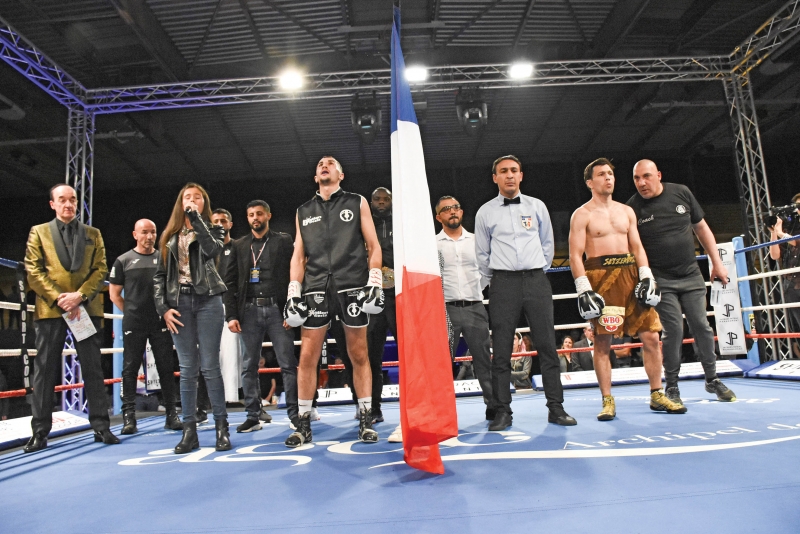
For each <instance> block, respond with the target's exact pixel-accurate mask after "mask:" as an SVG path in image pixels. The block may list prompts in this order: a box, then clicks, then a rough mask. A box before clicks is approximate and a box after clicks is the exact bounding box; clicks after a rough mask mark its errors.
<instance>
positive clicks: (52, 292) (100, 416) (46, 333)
mask: <svg viewBox="0 0 800 534" xmlns="http://www.w3.org/2000/svg"><path fill="white" fill-rule="evenodd" d="M50 207H51V208H52V209H53V211H55V213H56V217H55V219H53V220H52V221H50V222H48V223H44V224H39V225H37V226H34V227H33V228H31V232H30V234H29V235H28V244H27V248H26V251H25V271H26V272H27V274H28V285H29V286H30V288H31V289H32V290H33V292H34V293H36V311H35V312H34V327H35V328H36V350H37V354H36V358H35V359H34V370H33V396H32V398H31V411H32V412H33V417H32V419H31V430H32V432H33V435H32V436H31V439H30V440H29V441H28V443H27V444H26V445H25V447H24V449H23V450H24V451H25V452H35V451H40V450H42V449H44V448H45V447H47V436H48V434H50V430H51V429H52V427H53V388H54V387H55V384H56V377H57V376H59V374H60V373H58V368H59V366H60V365H61V352H62V351H63V349H64V341H65V339H66V338H67V328H68V327H67V322H66V321H65V320H64V319H70V320H73V319H78V318H81V320H84V319H83V318H85V317H87V316H88V318H89V319H90V320H91V322H92V325H93V326H94V328H95V330H96V331H95V332H94V333H93V334H91V335H88V336H87V337H84V338H83V339H81V340H78V339H77V337H76V338H75V349H76V351H77V353H78V358H80V362H81V374H82V375H83V383H84V391H85V394H86V398H87V399H88V401H89V424H91V426H92V429H94V439H95V441H98V442H103V443H105V444H107V445H112V444H116V443H119V438H117V437H116V436H115V435H114V434H112V433H111V430H110V429H109V417H108V401H107V400H106V390H105V385H104V384H103V368H102V365H101V361H100V344H101V343H102V340H103V335H102V333H101V332H100V330H101V327H102V321H103V299H102V297H100V296H99V293H100V291H101V290H102V289H103V280H105V277H106V273H107V272H108V267H107V266H106V247H105V244H104V243H103V236H102V235H100V230H98V229H97V228H93V227H91V226H88V225H85V224H83V223H82V222H80V220H79V219H78V217H77V215H78V209H79V204H78V195H77V194H76V192H75V190H74V189H73V188H72V187H70V186H69V185H67V184H56V185H55V186H53V187H52V188H51V189H50Z"/></svg>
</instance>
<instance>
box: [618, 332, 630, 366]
mask: <svg viewBox="0 0 800 534" xmlns="http://www.w3.org/2000/svg"><path fill="white" fill-rule="evenodd" d="M617 343H618V344H620V345H625V344H628V343H633V339H632V338H631V337H630V336H623V337H622V339H620V340H619V341H617ZM614 354H615V355H616V360H617V367H630V366H631V360H632V358H631V355H632V354H633V349H630V348H627V349H614Z"/></svg>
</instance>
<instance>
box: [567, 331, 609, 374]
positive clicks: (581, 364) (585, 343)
mask: <svg viewBox="0 0 800 534" xmlns="http://www.w3.org/2000/svg"><path fill="white" fill-rule="evenodd" d="M574 347H575V348H576V349H579V348H583V347H588V348H590V349H591V348H592V347H594V332H593V331H592V327H591V326H586V327H584V328H583V337H581V339H580V340H578V342H576V343H575V345H574ZM612 352H613V351H612ZM570 364H571V367H570V371H572V372H573V373H575V372H578V371H594V350H589V351H586V352H573V353H572V357H571V358H570Z"/></svg>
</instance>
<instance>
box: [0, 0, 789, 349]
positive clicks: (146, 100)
mask: <svg viewBox="0 0 800 534" xmlns="http://www.w3.org/2000/svg"><path fill="white" fill-rule="evenodd" d="M798 35H800V0H790V1H788V2H787V3H786V4H784V6H783V7H781V9H780V10H778V12H776V13H775V14H774V15H773V16H772V17H770V18H769V19H768V20H766V21H765V22H764V23H763V24H761V25H760V26H759V27H758V29H757V30H756V31H755V32H754V33H753V34H752V35H751V36H750V37H748V38H747V39H746V40H745V41H744V42H742V43H741V44H740V45H739V46H737V47H736V48H735V49H734V50H733V51H732V52H731V53H730V54H728V55H726V56H701V57H668V58H640V59H602V60H583V59H581V60H571V61H552V62H545V63H538V64H536V65H535V69H534V72H533V74H532V75H531V77H530V78H527V79H523V80H517V79H512V78H511V77H510V75H509V72H508V69H509V66H510V65H508V64H498V65H456V66H452V65H451V66H443V67H431V68H429V69H428V79H427V80H425V81H424V82H420V83H414V84H412V86H411V88H412V92H437V91H451V90H453V89H457V88H459V87H463V86H472V87H477V88H481V89H513V88H519V87H541V86H572V85H598V84H604V85H605V84H620V83H647V82H659V83H660V82H699V81H719V82H722V83H723V85H724V88H725V95H726V97H727V103H728V106H729V111H730V119H731V125H732V129H733V137H734V140H733V146H734V150H735V152H736V164H737V169H738V172H739V178H740V180H739V183H740V193H741V198H742V202H743V211H744V213H745V217H744V218H745V224H746V226H747V237H748V239H749V241H750V242H764V241H765V240H766V238H767V236H766V235H765V234H764V230H763V227H762V221H763V218H764V216H765V215H766V213H767V211H768V208H769V205H770V199H769V190H768V187H767V174H766V169H765V166H764V154H763V149H762V146H761V139H760V135H759V131H758V120H757V116H756V110H755V105H754V100H753V89H752V85H751V83H750V76H749V73H750V71H751V70H752V69H753V68H755V67H757V66H758V65H759V64H761V63H762V62H763V61H764V60H766V59H767V58H768V57H769V56H770V55H771V54H773V53H775V52H776V51H777V50H778V49H780V48H781V46H783V45H785V44H786V43H789V42H791V41H792V40H793V39H795V38H796V37H797V36H798ZM0 58H2V59H3V60H5V61H6V62H7V63H9V64H10V65H11V66H12V67H14V68H15V69H16V70H17V71H19V72H20V73H22V74H23V75H24V76H25V77H27V78H28V79H30V80H31V81H33V82H34V83H35V84H36V85H38V86H39V87H41V88H42V89H43V90H44V91H46V92H47V93H48V94H50V95H51V96H53V98H55V99H56V100H58V101H59V102H61V103H62V104H64V105H65V106H67V107H68V108H69V110H70V112H69V125H68V128H69V143H68V145H69V148H68V155H67V181H68V182H69V183H73V184H74V185H75V187H76V190H78V194H79V195H80V197H81V204H82V210H81V219H82V220H84V221H85V222H87V223H89V222H91V214H92V180H93V155H94V117H95V115H96V114H105V113H122V112H130V111H145V110H156V109H179V108H190V107H201V106H220V105H230V104H242V103H248V102H267V101H280V100H305V99H322V98H351V97H352V96H353V95H354V94H358V93H364V92H372V91H374V92H376V93H377V94H387V93H389V90H390V71H389V69H376V70H364V71H351V72H332V73H321V74H309V75H306V76H305V87H304V88H303V89H301V90H298V91H295V92H290V91H286V90H283V89H281V88H280V87H279V85H278V79H277V78H276V77H262V78H237V79H225V80H211V81H196V82H175V83H169V84H157V85H147V86H130V87H111V88H101V89H91V90H87V89H86V88H85V87H83V86H82V85H81V84H80V83H79V82H78V81H77V80H75V79H73V78H72V77H70V76H69V75H68V74H67V73H66V72H64V70H63V69H61V68H60V67H59V66H58V65H56V64H55V63H54V62H53V61H51V60H50V59H48V58H47V56H46V55H45V54H43V53H42V52H41V51H39V50H38V49H37V48H36V46H34V45H33V44H32V43H30V42H28V41H27V40H25V38H24V37H22V36H21V35H19V34H18V33H17V32H16V31H14V30H13V29H12V28H11V27H10V26H9V25H8V23H6V22H5V21H4V20H2V18H0ZM765 254H766V253H765V252H764V251H763V250H762V251H760V252H758V253H757V255H756V256H755V257H753V258H751V266H752V269H753V270H754V271H758V272H761V271H763V270H765V269H766V266H767V262H766V256H765ZM757 287H758V289H757V296H758V298H759V301H760V302H761V303H765V304H776V303H780V302H782V299H783V292H782V289H781V285H780V283H779V280H778V281H774V280H773V281H767V280H766V279H765V280H763V281H762V282H760V283H759V284H758V286H757ZM762 313H764V316H763V317H764V320H763V321H762V323H761V324H762V325H765V326H766V327H767V328H769V329H770V331H781V330H783V331H785V330H786V328H787V324H786V317H785V314H784V313H783V311H782V310H772V311H766V312H762ZM790 355H791V354H790V352H789V345H788V343H785V342H778V341H774V342H771V343H768V345H767V353H766V354H765V355H764V357H765V358H766V359H780V358H786V357H789V356H790Z"/></svg>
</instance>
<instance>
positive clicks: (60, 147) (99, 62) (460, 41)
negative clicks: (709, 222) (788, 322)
mask: <svg viewBox="0 0 800 534" xmlns="http://www.w3.org/2000/svg"><path fill="white" fill-rule="evenodd" d="M782 4H783V2H782V1H775V0H773V1H763V0H669V1H663V0H618V1H613V0H403V1H402V13H403V27H404V30H403V49H404V53H405V55H406V62H407V63H412V62H413V63H420V64H424V65H429V66H441V65H448V64H454V65H463V64H476V63H480V64H496V63H497V64H499V63H509V62H511V61H514V60H518V59H527V60H531V61H543V60H568V59H599V58H606V57H609V58H612V57H613V58H632V57H667V56H676V55H680V56H689V55H709V54H728V53H730V52H731V51H732V50H733V48H734V47H735V46H736V45H737V44H739V43H740V42H741V41H743V40H744V39H745V38H747V37H748V36H749V35H750V34H751V33H753V31H755V30H756V28H757V27H758V26H759V25H760V24H761V23H762V22H763V21H765V20H766V19H767V18H769V16H770V15H771V14H773V13H774V12H776V11H777V10H778V9H779V8H780V7H781V5H782ZM391 6H392V2H391V0H146V1H145V0H141V1H135V0H70V1H69V2H65V1H63V0H2V2H0V17H2V18H3V19H5V20H6V21H7V22H8V23H9V24H10V25H11V26H12V27H14V28H15V29H16V30H17V31H19V32H20V33H21V34H22V35H24V36H25V37H26V38H27V39H28V40H30V41H31V42H33V43H34V44H35V45H36V46H37V47H39V48H40V49H41V50H43V51H44V52H45V53H46V54H47V55H48V56H49V57H50V58H51V59H52V60H53V61H55V62H56V63H57V64H59V65H60V66H61V67H63V68H64V69H65V70H66V71H67V72H69V73H70V74H71V75H72V76H74V77H75V78H77V79H78V80H79V81H80V82H81V83H82V84H83V85H84V86H86V87H88V88H96V87H109V86H119V85H131V84H152V83H157V82H167V83H168V82H171V81H189V80H206V79H218V78H229V77H248V76H266V75H275V74H277V73H278V72H279V71H280V70H281V69H283V68H284V67H286V66H287V65H294V66H297V67H298V68H300V69H303V70H305V71H306V72H335V71H345V70H354V69H379V68H381V69H382V68H386V66H387V64H388V53H389V38H390V32H389V24H390V22H391V13H392V10H391ZM798 48H800V47H796V46H795V47H792V46H789V47H787V49H786V50H781V51H780V55H779V56H778V57H773V58H772V59H773V61H769V62H767V63H766V64H765V65H762V66H761V67H759V68H758V69H756V70H755V71H754V72H753V73H752V80H753V87H754V91H755V94H756V98H757V106H758V112H759V119H760V124H761V132H762V140H763V142H764V144H765V147H767V148H768V149H770V148H772V149H776V150H777V149H785V148H788V147H792V146H796V143H797V140H798V130H799V129H798V126H799V124H798V122H799V121H800V119H799V118H798V117H800V113H798V111H800V95H799V94H798V87H800V71H799V70H798V69H797V67H796V61H797V60H798V59H799V57H798V56H800V51H798ZM0 95H2V96H3V97H4V99H3V101H7V102H6V105H7V106H8V105H15V106H17V107H18V108H20V109H21V110H22V111H24V117H22V118H18V119H17V120H7V119H3V118H0V196H1V197H26V196H32V195H41V194H42V192H43V191H45V190H46V189H47V187H49V186H50V185H52V184H53V183H55V182H57V181H61V180H63V177H64V172H65V171H64V168H65V151H66V148H65V147H66V143H65V141H64V140H53V139H51V138H54V137H55V138H58V137H63V136H65V135H66V116H67V113H66V109H65V108H63V107H62V106H61V105H59V104H57V103H56V102H55V101H54V100H52V99H51V98H50V97H49V96H48V95H46V94H45V93H44V92H43V91H41V90H40V89H38V88H37V87H35V86H34V85H33V84H31V83H30V82H28V81H27V80H26V79H25V78H24V77H22V76H21V75H20V74H18V73H17V72H16V71H14V70H12V69H11V68H10V67H9V66H8V65H6V64H5V63H3V64H1V65H0ZM417 98H418V99H419V100H420V101H423V102H424V103H425V106H426V110H425V112H424V115H421V117H420V122H421V130H422V135H423V143H424V149H425V155H426V163H427V165H428V167H429V168H431V169H446V168H468V167H477V166H483V167H487V166H488V165H489V163H490V162H491V160H492V159H494V158H495V157H496V156H498V155H500V154H501V153H515V154H517V155H519V156H520V157H522V158H523V161H526V160H535V161H542V162H558V161H562V162H563V161H570V162H574V161H578V162H580V161H584V162H585V161H588V160H591V159H593V158H594V157H597V156H599V155H609V156H613V157H618V158H623V159H624V158H628V159H630V158H635V157H637V156H641V155H648V156H650V157H656V156H659V155H664V156H665V157H666V156H667V155H669V156H670V157H690V156H692V155H693V154H698V153H700V154H708V153H711V152H714V151H718V152H719V151H727V150H730V146H731V134H730V123H729V119H728V112H727V109H726V107H725V105H724V95H723V92H722V85H721V82H695V83H664V84H655V83H653V84H625V85H594V86H580V87H577V86H576V87H533V88H517V89H502V90H487V91H485V92H484V98H485V100H486V103H487V104H488V110H489V122H488V126H487V127H486V128H485V129H484V131H483V132H482V133H481V134H480V135H478V136H474V137H472V136H468V135H467V134H466V133H465V132H464V131H463V130H462V129H461V127H460V126H459V123H458V121H457V119H456V113H455V104H454V101H455V93H454V92H445V93H427V94H424V95H423V94H420V95H418V96H417ZM9 103H10V104H9ZM0 105H2V104H0ZM381 105H382V109H383V113H384V117H388V111H389V103H388V99H387V98H383V99H382V101H381ZM2 116H3V115H0V117H2ZM387 126H388V125H386V124H385V125H384V130H383V132H382V133H381V134H380V135H379V137H378V139H377V140H376V141H375V143H374V144H371V145H367V144H364V143H363V142H362V141H361V140H360V138H359V137H358V136H357V135H356V134H355V133H354V132H353V130H352V128H351V118H350V100H349V99H347V98H336V99H324V100H315V101H314V100H296V101H284V102H265V103H251V104H242V105H230V106H220V107H206V108H193V109H182V110H165V111H143V112H132V113H125V114H117V115H100V116H98V118H97V133H98V135H97V140H96V149H95V188H96V189H97V190H98V191H102V190H109V189H123V188H147V187H153V186H168V185H173V184H179V183H182V182H185V181H187V180H190V179H191V180H197V181H201V182H203V183H214V182H230V181H245V180H267V181H269V180H272V179H274V178H277V177H280V178H285V177H287V176H288V177H301V176H307V177H309V178H310V175H311V172H312V170H313V166H314V164H315V162H316V161H317V159H318V158H319V156H321V155H323V154H333V155H335V156H336V157H338V158H339V159H340V160H341V161H342V163H343V164H344V166H345V170H346V171H347V170H356V171H357V172H361V173H376V174H381V173H383V174H384V175H385V174H386V173H387V172H388V167H389V161H390V153H389V134H388V127H387Z"/></svg>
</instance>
